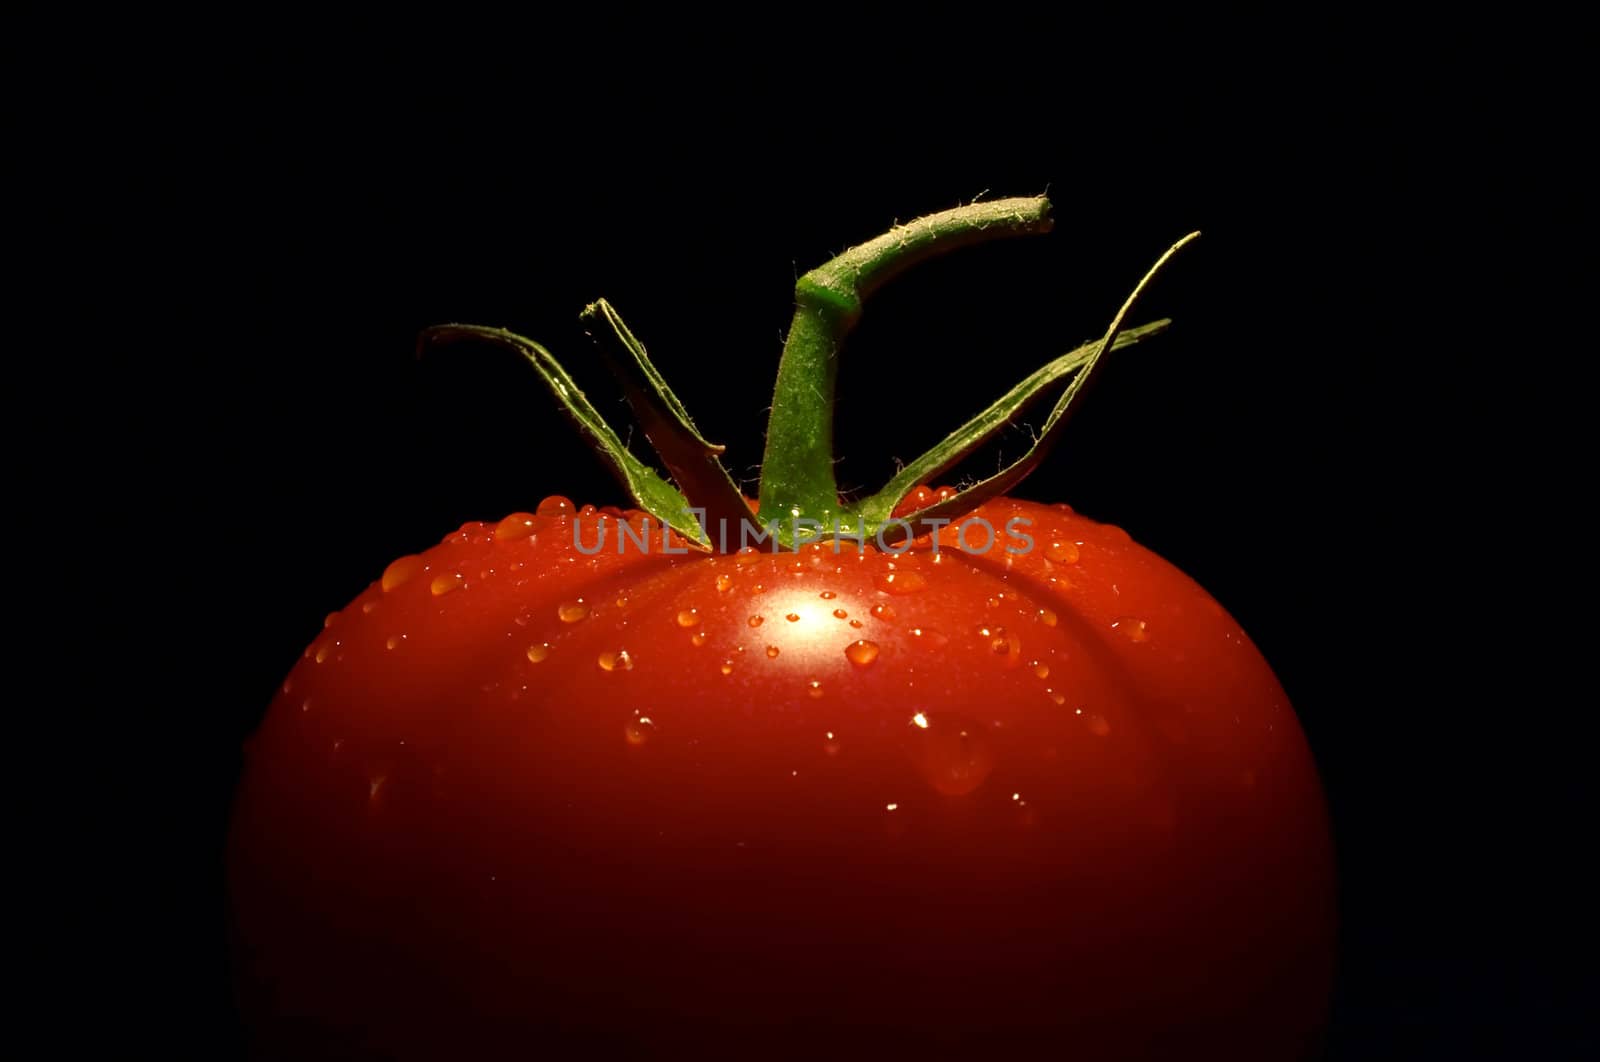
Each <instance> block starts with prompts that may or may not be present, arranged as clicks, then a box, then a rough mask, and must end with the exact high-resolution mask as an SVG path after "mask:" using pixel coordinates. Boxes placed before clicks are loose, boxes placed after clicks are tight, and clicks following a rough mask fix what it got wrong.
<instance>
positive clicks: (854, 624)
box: [850, 620, 861, 628]
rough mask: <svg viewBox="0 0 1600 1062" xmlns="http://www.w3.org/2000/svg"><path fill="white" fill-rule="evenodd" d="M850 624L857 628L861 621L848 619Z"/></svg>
mask: <svg viewBox="0 0 1600 1062" xmlns="http://www.w3.org/2000/svg"><path fill="white" fill-rule="evenodd" d="M850 626H852V627H856V628H859V627H860V626H861V621H860V620H851V621H850Z"/></svg>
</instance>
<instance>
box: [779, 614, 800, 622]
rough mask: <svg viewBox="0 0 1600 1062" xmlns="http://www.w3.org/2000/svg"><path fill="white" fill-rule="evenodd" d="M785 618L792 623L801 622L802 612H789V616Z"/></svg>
mask: <svg viewBox="0 0 1600 1062" xmlns="http://www.w3.org/2000/svg"><path fill="white" fill-rule="evenodd" d="M783 618H784V619H786V620H788V621H789V622H790V623H799V622H800V613H798V612H791V613H789V614H788V615H787V616H785V617H783Z"/></svg>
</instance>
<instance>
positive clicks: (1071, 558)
mask: <svg viewBox="0 0 1600 1062" xmlns="http://www.w3.org/2000/svg"><path fill="white" fill-rule="evenodd" d="M1044 556H1045V560H1051V561H1055V562H1056V563H1057V564H1076V563H1078V544H1077V543H1076V542H1068V541H1066V540H1064V539H1063V540H1062V541H1060V542H1052V543H1050V544H1049V545H1048V546H1046V547H1045V548H1044Z"/></svg>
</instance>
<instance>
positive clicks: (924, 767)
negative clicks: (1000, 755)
mask: <svg viewBox="0 0 1600 1062" xmlns="http://www.w3.org/2000/svg"><path fill="white" fill-rule="evenodd" d="M918 715H919V716H921V717H922V720H923V723H925V724H926V725H918V724H917V723H916V722H915V718H916V717H913V724H912V726H910V727H909V728H908V742H909V751H910V753H911V758H912V761H913V762H914V763H916V765H917V767H918V768H919V769H920V770H921V772H922V777H923V778H924V780H926V781H927V783H928V784H929V785H930V786H932V787H933V788H934V790H935V791H937V792H939V793H943V794H944V795H946V796H964V795H965V794H967V793H970V792H972V791H973V790H975V789H977V788H978V787H979V786H980V785H982V784H983V782H984V780H985V779H986V778H988V777H989V774H990V772H991V771H993V770H994V762H995V760H994V750H993V748H992V747H991V746H990V744H989V741H988V739H987V737H986V736H985V734H984V731H983V728H982V727H980V726H979V725H978V724H977V723H974V722H972V721H971V720H969V719H964V718H962V717H961V716H957V715H944V714H940V713H931V714H930V713H920V712H919V713H918Z"/></svg>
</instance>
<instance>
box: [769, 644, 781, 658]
mask: <svg viewBox="0 0 1600 1062" xmlns="http://www.w3.org/2000/svg"><path fill="white" fill-rule="evenodd" d="M777 658H778V647H777V646H776V645H769V646H767V659H768V660H776V659H777Z"/></svg>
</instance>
